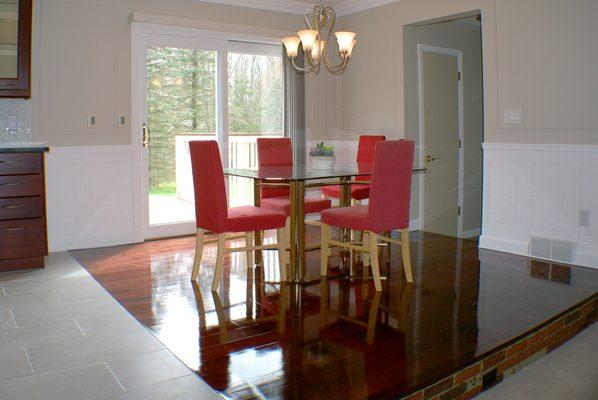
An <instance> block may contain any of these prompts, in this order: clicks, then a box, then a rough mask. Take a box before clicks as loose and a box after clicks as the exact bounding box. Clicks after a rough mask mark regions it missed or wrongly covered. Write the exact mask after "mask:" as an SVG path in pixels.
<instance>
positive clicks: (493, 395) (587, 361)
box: [476, 323, 598, 400]
mask: <svg viewBox="0 0 598 400" xmlns="http://www.w3.org/2000/svg"><path fill="white" fill-rule="evenodd" d="M597 348H598V323H595V324H593V325H592V326H590V327H588V328H587V329H586V330H584V331H583V332H581V333H579V334H578V335H577V336H575V337H574V338H573V339H572V340H571V341H569V342H567V343H565V344H564V345H562V346H561V347H559V348H558V349H556V350H554V351H553V352H552V353H549V354H547V355H546V356H544V357H542V358H540V359H539V360H538V361H536V362H534V363H532V364H530V365H528V366H527V367H525V368H523V369H522V370H521V371H519V372H518V373H516V374H515V375H512V376H510V377H508V378H506V379H505V380H504V381H503V382H501V383H499V384H498V385H496V386H495V387H493V388H491V389H489V390H488V391H486V392H483V393H482V394H480V395H479V396H478V397H476V399H480V400H502V399H518V400H536V399H542V400H561V399H567V400H587V399H596V398H598V379H596V377H598V351H597V350H596V349H597Z"/></svg>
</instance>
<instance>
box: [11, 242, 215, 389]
mask: <svg viewBox="0 0 598 400" xmlns="http://www.w3.org/2000/svg"><path fill="white" fill-rule="evenodd" d="M180 398H184V399H189V400H191V399H202V400H204V399H219V398H220V397H219V396H218V395H217V394H216V393H215V392H214V391H212V389H210V388H209V386H208V385H207V384H206V383H204V382H203V381H202V380H201V379H200V378H199V377H198V376H197V375H196V374H194V373H193V371H191V370H190V369H189V368H187V367H186V366H185V365H184V364H183V363H181V362H180V361H179V360H178V359H177V358H176V357H175V356H174V355H173V354H172V353H171V352H170V351H168V350H166V349H165V348H164V346H163V345H162V344H161V343H160V342H159V341H158V340H157V339H156V338H155V337H154V336H153V335H152V334H150V333H149V332H148V331H147V330H146V329H145V328H144V327H143V326H142V325H140V324H139V323H138V322H137V321H136V320H135V319H134V318H133V317H132V316H131V315H130V314H129V313H127V312H126V311H125V309H124V308H122V307H121V306H120V305H119V304H118V303H117V302H116V300H114V299H113V298H112V297H111V296H110V295H109V294H108V293H107V292H106V291H105V290H104V289H103V288H102V287H101V286H100V285H99V284H98V283H97V282H96V281H95V280H94V279H93V278H92V277H91V276H90V275H89V274H88V273H87V271H85V270H84V269H83V268H82V267H81V266H80V265H79V264H78V263H77V262H76V261H75V260H73V258H72V257H71V256H70V255H68V254H67V253H55V254H52V255H50V256H49V257H48V258H47V266H46V269H44V270H32V271H23V272H8V273H1V274H0V399H10V400H21V399H23V400H38V399H39V400H41V399H43V400H71V399H72V400H84V399H102V400H109V399H119V400H131V399H156V400H158V399H180Z"/></svg>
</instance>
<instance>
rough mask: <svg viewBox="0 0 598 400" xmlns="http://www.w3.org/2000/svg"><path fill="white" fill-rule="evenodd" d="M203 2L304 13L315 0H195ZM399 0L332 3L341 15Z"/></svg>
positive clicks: (355, 0)
mask: <svg viewBox="0 0 598 400" xmlns="http://www.w3.org/2000/svg"><path fill="white" fill-rule="evenodd" d="M196 1H200V2H203V3H217V4H225V5H229V6H237V7H248V8H258V9H261V10H269V11H278V12H284V13H289V14H299V15H304V14H305V11H307V9H309V8H311V7H312V6H314V5H316V4H317V0H314V1H313V4H310V3H304V2H302V1H295V0H243V1H242V2H241V1H239V0H196ZM398 1H399V0H345V1H341V2H339V3H337V4H334V5H333V7H334V10H335V11H336V14H337V15H338V16H339V17H340V16H343V15H349V14H354V13H356V12H359V11H364V10H368V9H370V8H374V7H379V6H383V5H386V4H390V3H396V2H398ZM324 4H326V2H324Z"/></svg>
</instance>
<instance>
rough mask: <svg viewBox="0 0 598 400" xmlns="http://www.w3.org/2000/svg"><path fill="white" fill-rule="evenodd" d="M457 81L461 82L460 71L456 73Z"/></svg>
mask: <svg viewBox="0 0 598 400" xmlns="http://www.w3.org/2000/svg"><path fill="white" fill-rule="evenodd" d="M457 80H458V81H461V71H458V72H457Z"/></svg>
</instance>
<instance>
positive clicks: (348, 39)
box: [335, 32, 355, 53]
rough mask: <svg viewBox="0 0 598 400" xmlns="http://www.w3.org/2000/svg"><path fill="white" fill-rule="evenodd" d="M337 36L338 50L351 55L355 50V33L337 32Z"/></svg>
mask: <svg viewBox="0 0 598 400" xmlns="http://www.w3.org/2000/svg"><path fill="white" fill-rule="evenodd" d="M335 35H336V41H337V42H338V50H339V51H340V52H341V53H349V51H350V50H351V49H352V48H353V40H354V39H355V32H336V33H335Z"/></svg>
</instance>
